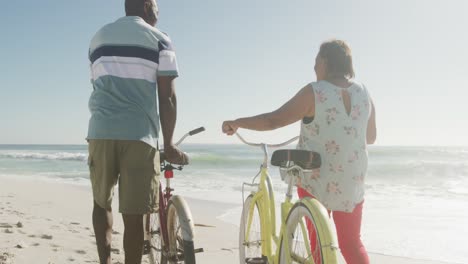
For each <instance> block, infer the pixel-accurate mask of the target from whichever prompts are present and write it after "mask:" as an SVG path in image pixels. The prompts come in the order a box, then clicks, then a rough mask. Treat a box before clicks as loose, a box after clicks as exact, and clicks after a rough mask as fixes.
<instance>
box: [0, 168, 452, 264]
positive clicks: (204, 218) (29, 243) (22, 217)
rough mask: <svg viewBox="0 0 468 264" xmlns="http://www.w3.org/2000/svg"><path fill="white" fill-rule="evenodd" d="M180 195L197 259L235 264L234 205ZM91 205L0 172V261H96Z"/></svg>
mask: <svg viewBox="0 0 468 264" xmlns="http://www.w3.org/2000/svg"><path fill="white" fill-rule="evenodd" d="M185 199H186V200H187V202H188V204H189V206H190V209H191V211H192V215H193V217H194V221H195V224H196V227H195V232H196V235H195V247H196V248H200V247H201V248H203V249H204V252H203V253H199V254H197V256H196V257H197V262H198V263H202V264H215V263H223V264H231V263H232V264H234V263H239V261H238V226H237V225H234V224H231V223H228V222H225V221H223V220H222V218H223V215H225V214H226V213H228V212H229V211H230V210H232V209H233V208H236V207H238V206H239V205H236V204H230V203H224V202H214V201H209V200H200V199H194V198H188V197H185ZM117 200H118V199H114V202H113V208H114V235H113V244H112V248H113V251H114V253H113V255H112V256H113V263H123V249H122V235H123V223H122V218H121V217H120V216H119V215H118V213H117V211H118V209H117V208H118V205H117V202H116V201H117ZM92 205H93V203H92V194H91V188H90V187H89V186H81V185H75V184H68V183H61V182H53V181H42V180H40V179H38V180H30V179H10V178H5V177H0V233H1V236H0V264H10V263H18V264H21V263H51V264H52V263H55V264H59V263H98V261H97V259H98V258H97V250H96V246H95V242H94V233H93V229H92V222H91V212H92ZM232 222H235V221H232ZM18 223H21V224H19V225H18ZM18 246H19V247H21V248H19V247H18ZM369 256H370V259H371V262H372V263H379V264H390V263H400V264H461V263H450V262H442V261H434V260H422V259H412V258H407V257H398V256H389V255H385V254H381V253H369ZM143 263H148V262H143ZM341 263H344V262H343V260H342V262H341Z"/></svg>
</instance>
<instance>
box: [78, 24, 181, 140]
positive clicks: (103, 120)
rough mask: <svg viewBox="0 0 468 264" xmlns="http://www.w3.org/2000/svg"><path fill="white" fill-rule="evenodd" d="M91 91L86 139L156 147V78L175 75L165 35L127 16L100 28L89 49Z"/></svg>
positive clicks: (172, 52)
mask: <svg viewBox="0 0 468 264" xmlns="http://www.w3.org/2000/svg"><path fill="white" fill-rule="evenodd" d="M89 60H90V62H91V82H92V84H93V92H92V94H91V97H90V99H89V109H90V112H91V118H90V120H89V128H88V137H87V138H88V139H117V140H140V141H143V142H145V143H147V144H149V145H151V146H153V147H156V144H157V138H158V133H159V115H158V100H157V92H156V91H157V78H158V76H178V69H177V62H176V56H175V52H174V50H173V48H172V45H171V41H170V39H169V37H168V36H167V35H165V34H164V33H162V32H161V31H159V30H158V29H156V28H154V27H152V26H150V25H149V24H147V23H146V22H145V21H144V20H143V19H142V18H140V17H135V16H126V17H123V18H120V19H118V20H117V21H115V22H114V23H111V24H108V25H106V26H104V27H103V28H101V29H100V30H99V31H98V32H97V33H96V35H95V36H94V37H93V39H92V40H91V44H90V48H89Z"/></svg>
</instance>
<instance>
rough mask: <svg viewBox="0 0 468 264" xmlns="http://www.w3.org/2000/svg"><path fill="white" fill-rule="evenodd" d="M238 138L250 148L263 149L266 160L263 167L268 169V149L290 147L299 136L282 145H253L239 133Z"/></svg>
mask: <svg viewBox="0 0 468 264" xmlns="http://www.w3.org/2000/svg"><path fill="white" fill-rule="evenodd" d="M236 136H237V137H238V138H239V139H240V140H241V141H242V142H243V143H244V144H247V145H249V146H253V147H261V148H262V150H263V154H264V159H263V165H262V166H263V167H265V168H266V167H267V166H268V148H279V147H283V146H286V145H289V144H291V143H292V142H294V141H296V140H297V139H298V138H299V136H295V137H293V138H291V139H290V140H287V141H285V142H283V143H280V144H265V143H252V142H248V141H246V140H245V139H244V138H243V137H242V136H241V135H240V134H239V133H237V132H236Z"/></svg>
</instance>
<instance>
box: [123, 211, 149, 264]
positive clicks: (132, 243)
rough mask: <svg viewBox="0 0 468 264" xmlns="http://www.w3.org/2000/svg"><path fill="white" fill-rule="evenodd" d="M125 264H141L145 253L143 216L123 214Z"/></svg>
mask: <svg viewBox="0 0 468 264" xmlns="http://www.w3.org/2000/svg"><path fill="white" fill-rule="evenodd" d="M122 218H123V222H124V227H125V230H124V241H123V244H124V251H125V264H140V263H141V257H142V252H143V235H144V233H143V215H128V214H122Z"/></svg>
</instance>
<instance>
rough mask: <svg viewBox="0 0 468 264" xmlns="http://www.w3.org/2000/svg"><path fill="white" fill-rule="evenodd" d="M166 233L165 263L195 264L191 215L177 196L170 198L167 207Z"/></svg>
mask: <svg viewBox="0 0 468 264" xmlns="http://www.w3.org/2000/svg"><path fill="white" fill-rule="evenodd" d="M167 232H168V251H169V252H168V256H167V263H169V264H175V263H184V264H195V249H194V243H193V238H194V224H193V220H192V214H191V213H190V210H189V208H188V205H187V203H186V202H185V200H184V199H183V198H182V197H180V196H177V195H176V196H172V197H171V199H170V200H169V203H168V205H167ZM182 261H183V262H182Z"/></svg>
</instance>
